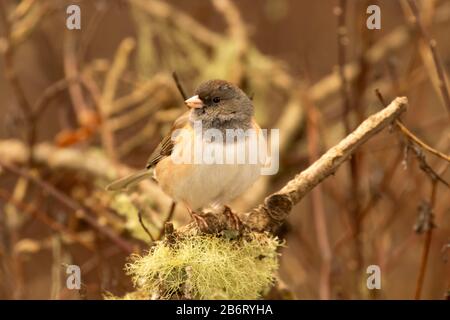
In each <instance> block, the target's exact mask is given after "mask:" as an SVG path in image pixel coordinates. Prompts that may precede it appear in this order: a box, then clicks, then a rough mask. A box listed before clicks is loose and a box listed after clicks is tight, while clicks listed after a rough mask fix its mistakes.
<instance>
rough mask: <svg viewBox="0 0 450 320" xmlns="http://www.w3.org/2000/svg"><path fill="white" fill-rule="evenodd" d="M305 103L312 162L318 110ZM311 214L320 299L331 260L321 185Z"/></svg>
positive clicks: (327, 289)
mask: <svg viewBox="0 0 450 320" xmlns="http://www.w3.org/2000/svg"><path fill="white" fill-rule="evenodd" d="M305 105H306V106H307V110H308V125H307V128H308V135H307V136H308V153H309V159H310V163H313V162H314V161H316V160H317V158H319V156H320V150H319V143H320V142H319V129H318V111H317V109H316V107H315V106H314V105H312V103H311V102H310V101H309V99H308V98H307V97H305ZM311 200H312V208H313V216H314V221H315V226H316V235H317V242H318V244H319V248H320V254H321V257H322V265H321V270H320V283H319V295H320V299H322V300H329V299H330V298H331V262H332V252H331V247H330V241H329V237H328V227H327V219H326V216H325V208H324V201H323V192H322V188H321V186H320V185H319V186H317V188H315V189H313V191H312V192H311Z"/></svg>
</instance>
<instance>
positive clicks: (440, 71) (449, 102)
mask: <svg viewBox="0 0 450 320" xmlns="http://www.w3.org/2000/svg"><path fill="white" fill-rule="evenodd" d="M407 1H408V4H409V7H410V8H411V11H412V13H413V15H414V23H415V24H416V26H417V28H418V30H419V32H420V34H421V35H422V38H423V40H424V41H425V42H426V43H427V44H428V46H429V48H430V51H431V55H432V57H433V61H434V65H435V67H436V73H437V76H438V79H439V82H438V87H439V89H440V91H441V95H442V99H443V101H444V105H445V107H446V108H447V111H448V112H449V116H450V93H449V89H448V85H447V79H446V75H445V70H444V67H443V65H442V61H441V58H440V57H439V53H438V52H437V48H436V47H437V43H436V40H435V39H433V38H431V36H430V35H429V33H428V31H427V30H426V28H425V26H424V24H423V21H422V20H421V17H420V12H419V8H418V7H417V3H416V1H414V0H407Z"/></svg>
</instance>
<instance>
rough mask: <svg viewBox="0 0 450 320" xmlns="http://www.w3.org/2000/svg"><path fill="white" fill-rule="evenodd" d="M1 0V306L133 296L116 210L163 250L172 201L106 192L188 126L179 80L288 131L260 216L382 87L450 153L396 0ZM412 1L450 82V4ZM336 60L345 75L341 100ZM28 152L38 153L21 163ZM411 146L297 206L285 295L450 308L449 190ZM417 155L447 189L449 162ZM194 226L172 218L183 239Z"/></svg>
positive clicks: (386, 140) (344, 171)
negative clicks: (372, 21)
mask: <svg viewBox="0 0 450 320" xmlns="http://www.w3.org/2000/svg"><path fill="white" fill-rule="evenodd" d="M1 1H2V6H1V7H0V10H1V11H2V12H1V17H2V24H1V25H0V26H1V30H0V37H2V38H1V40H0V49H1V51H2V53H3V55H2V58H1V59H0V61H1V62H0V74H1V75H2V76H1V77H0V98H1V99H0V101H1V103H0V114H1V117H0V139H1V140H0V155H1V157H2V159H1V160H2V161H5V162H8V163H13V165H14V168H13V169H12V170H11V168H10V169H8V168H6V169H5V168H4V169H2V170H1V171H0V218H1V219H0V232H1V233H0V242H1V245H0V260H1V263H0V298H3V299H17V298H24V299H79V298H87V299H95V298H101V297H102V294H103V293H105V292H107V291H108V292H113V293H114V294H117V295H122V294H124V293H125V292H127V291H129V290H131V288H132V287H131V283H130V280H129V278H128V277H127V276H126V275H124V272H123V266H124V264H125V262H126V257H127V256H128V255H129V253H130V252H132V251H140V250H145V248H146V246H147V244H146V242H147V241H148V240H147V239H146V236H145V235H144V236H143V235H142V231H141V230H140V228H141V227H140V225H139V224H138V223H137V222H136V219H137V218H136V216H135V215H134V216H132V215H131V214H130V215H127V214H125V213H124V212H125V211H127V210H126V209H124V206H125V207H126V206H132V204H133V205H134V206H135V207H136V208H141V209H142V210H144V211H145V212H144V213H145V216H146V219H147V223H148V224H149V225H150V229H151V231H152V232H153V233H154V234H155V235H158V234H159V229H160V228H161V225H162V223H163V222H164V221H165V216H166V215H167V212H168V211H169V205H170V202H168V199H163V197H164V196H162V195H161V194H160V193H157V192H158V191H155V190H156V189H155V188H154V187H153V186H152V187H149V188H150V189H151V190H153V191H152V192H154V193H148V194H146V195H142V190H140V191H139V190H136V192H132V193H130V195H129V196H126V197H125V198H119V199H117V195H110V194H107V193H106V192H104V191H103V187H104V185H106V183H107V182H108V181H109V180H111V179H112V178H114V177H116V176H118V175H122V174H123V173H124V172H128V171H129V170H131V168H140V167H142V166H143V165H144V164H145V161H146V159H147V157H148V155H149V154H150V152H151V151H152V150H153V148H155V146H156V145H157V144H158V142H159V141H160V139H161V137H162V136H163V135H164V134H165V133H166V132H167V130H168V129H169V127H170V124H171V123H172V122H173V120H174V119H175V118H176V117H177V116H178V115H180V114H181V113H183V112H184V111H185V107H184V105H183V103H182V99H181V96H180V94H179V92H178V91H177V88H176V86H175V83H174V81H173V80H172V78H171V73H172V72H173V71H176V72H177V74H178V76H179V77H180V81H181V83H182V85H183V87H184V88H185V89H186V91H187V94H190V93H191V92H192V91H193V89H194V88H195V86H196V85H197V84H198V83H199V82H201V80H204V79H209V78H225V79H228V80H230V81H233V82H236V83H238V84H239V85H240V86H241V87H242V88H243V89H244V90H245V91H246V92H247V93H248V94H249V95H253V97H254V99H253V101H254V103H255V107H256V110H257V111H256V112H257V118H258V121H259V122H260V123H261V125H262V127H264V128H279V129H280V137H281V153H280V172H279V173H278V174H277V175H276V176H271V177H263V178H262V179H261V181H260V182H258V184H257V185H256V186H255V188H253V189H252V190H250V191H249V192H248V194H246V195H245V196H244V197H242V198H241V199H238V200H237V201H236V203H235V204H234V206H233V207H234V208H236V209H246V208H250V207H251V206H253V205H255V204H257V203H259V202H260V201H261V200H262V199H263V198H264V196H265V195H267V194H269V193H270V192H272V191H275V190H277V189H279V188H280V187H282V186H283V185H284V184H285V183H286V182H287V181H288V180H289V179H290V178H291V177H293V175H294V174H296V173H298V172H300V171H301V170H302V169H304V168H306V167H307V166H308V164H309V163H311V162H312V161H313V160H314V159H316V158H317V157H318V156H319V155H320V154H322V153H323V152H324V151H325V150H327V149H328V148H330V147H332V146H333V145H334V144H336V143H337V142H338V141H339V140H340V139H342V138H343V137H344V136H345V135H346V131H348V129H353V128H355V127H356V126H357V124H358V123H360V122H361V121H362V120H363V119H365V118H366V117H367V116H368V115H370V114H371V113H374V112H375V111H377V110H379V109H380V108H381V107H382V106H381V104H380V102H379V100H378V99H377V97H376V95H375V93H374V89H375V88H379V89H380V90H381V92H382V93H383V96H384V98H385V100H386V101H388V102H389V101H391V100H392V98H394V97H395V96H399V95H406V96H407V97H408V99H409V108H408V111H407V113H406V114H405V115H403V117H402V120H403V122H404V124H405V125H406V126H407V127H408V128H409V130H411V131H412V132H413V133H414V134H416V135H417V136H418V137H420V139H422V140H423V141H424V142H425V143H427V144H428V145H430V146H432V147H433V148H435V149H437V150H439V151H441V152H442V153H444V154H449V153H450V126H449V121H450V119H449V111H450V110H446V107H445V104H444V103H443V102H442V99H441V92H440V91H439V89H438V87H437V86H436V83H437V82H436V81H437V80H436V79H437V76H436V73H435V72H436V71H435V69H434V65H433V63H432V61H433V60H432V58H431V55H430V53H429V48H428V47H427V45H426V44H425V43H424V42H422V40H421V35H420V33H419V32H417V29H416V28H415V25H414V22H413V21H411V20H410V19H408V17H410V16H411V12H410V11H409V8H408V6H407V5H406V2H403V3H402V1H388V0H378V1H364V0H348V1H337V0H320V1H300V0H298V1H297V0H256V1H255V0H252V1H250V0H240V1H237V0H235V1H232V2H231V1H181V0H172V1H167V2H163V1H139V0H129V1H127V0H108V1H106V0H103V1H101V0H91V1H87V0H86V1H62V0H61V1H56V0H39V1H32V0H22V1H13V0H1ZM73 3H76V4H78V5H79V6H80V8H81V30H72V31H69V30H67V28H66V27H65V23H66V21H65V20H66V17H67V15H66V12H65V10H66V8H67V6H68V5H70V4H73ZM417 3H418V5H419V9H420V11H421V14H422V16H421V18H422V20H423V24H424V26H425V28H426V29H427V30H428V31H429V33H430V35H431V36H432V37H433V38H435V40H436V42H437V50H438V53H439V57H440V59H441V62H442V66H443V69H444V70H445V72H446V73H447V74H448V72H449V70H450V45H449V41H448V33H449V31H450V1H448V0H443V1H437V0H436V1H418V2H417ZM369 4H377V5H379V6H380V8H381V23H382V24H381V25H382V28H381V30H368V29H367V28H366V18H367V14H366V8H367V6H368V5H369ZM340 5H341V7H339V6H340ZM342 6H344V7H342ZM339 8H340V9H345V10H344V12H345V13H346V14H345V21H344V22H345V26H346V28H345V29H343V28H342V26H341V28H339V26H338V23H339V22H338V14H339ZM338 30H341V31H344V34H343V38H344V39H343V40H342V41H343V42H342V43H343V44H344V45H342V46H341V47H340V48H339V46H338ZM340 50H344V53H343V52H342V51H340ZM339 60H341V66H342V65H343V64H342V63H350V64H351V65H350V66H349V67H348V68H347V69H346V74H345V76H346V79H347V82H348V83H347V87H346V88H347V90H346V93H343V91H342V87H341V82H342V79H341V78H340V76H339V64H340V62H339ZM346 99H348V103H346V102H345V101H346ZM23 100H25V101H23ZM346 105H347V106H348V108H349V110H348V112H343V110H346V109H345V108H346ZM30 110H31V111H30ZM33 110H38V112H34V111H33ZM30 114H32V116H30ZM30 128H33V129H30ZM33 130H34V131H33ZM29 145H33V146H37V147H39V146H41V147H42V146H43V148H41V149H39V152H36V157H37V158H38V159H37V160H35V161H31V162H30V161H28V158H27V155H26V150H27V149H28V146H29ZM407 145H408V143H407V139H405V137H404V136H403V135H401V134H400V133H399V132H398V130H396V129H394V128H392V130H390V131H389V130H385V131H383V132H381V133H380V134H378V135H377V136H376V137H375V138H373V139H372V140H370V141H369V142H368V143H366V144H365V145H364V146H362V147H361V148H360V149H359V150H358V152H357V154H356V155H355V156H354V157H353V160H352V161H351V162H347V163H344V165H342V167H341V168H340V169H339V170H338V171H337V172H336V174H335V175H334V176H333V177H330V178H328V179H327V180H326V181H325V182H323V183H322V184H321V186H320V188H318V189H317V191H316V192H315V195H310V196H308V197H306V198H305V199H304V200H303V201H302V202H301V203H300V204H299V205H297V206H296V207H295V208H294V210H293V212H292V213H291V216H290V219H289V221H288V223H287V224H286V225H285V226H284V227H283V228H282V230H280V232H279V236H280V237H282V238H284V239H286V247H285V248H283V250H282V251H281V258H280V272H279V276H280V279H281V282H280V284H279V286H280V287H281V288H282V289H283V290H282V292H283V295H284V297H286V296H291V297H292V295H291V294H293V296H294V297H295V298H298V299H318V298H335V299H364V298H377V299H412V298H414V297H415V296H416V297H417V290H418V286H421V283H423V288H422V289H421V290H420V291H421V294H420V297H421V298H426V299H442V298H444V297H445V296H446V294H448V293H447V292H448V290H449V281H450V268H449V262H448V261H447V260H448V257H449V256H448V253H447V250H446V246H447V247H448V245H449V241H450V219H449V215H450V200H449V199H450V192H449V188H448V187H447V186H446V185H445V183H443V182H437V183H436V186H435V188H434V190H435V196H434V198H435V200H433V197H432V196H430V194H431V192H432V189H433V187H432V186H433V185H435V183H433V182H432V179H430V174H427V173H426V172H425V171H426V170H425V171H424V170H421V167H420V166H421V164H422V168H423V163H422V162H420V161H418V159H417V158H418V157H417V155H416V154H415V153H414V152H413V151H411V149H407V148H406V146H407ZM46 148H47V149H46ZM49 148H50V149H49ZM55 150H56V151H55ZM408 150H409V151H408ZM57 151H60V152H64V151H74V152H75V153H70V152H69V153H62V154H61V155H59V154H57ZM422 154H423V155H425V156H426V158H425V159H426V163H427V164H428V165H429V166H430V167H431V168H433V170H434V171H435V172H436V173H438V174H439V176H440V177H441V178H442V180H444V181H446V182H448V181H450V170H447V168H448V165H449V163H448V162H446V161H445V160H443V159H441V158H439V157H435V156H434V155H431V154H430V153H424V152H423V151H422ZM53 156H54V157H56V159H54V162H52V159H53V158H52V157H53ZM77 157H78V158H77ZM72 162H73V163H72ZM110 162H112V164H111V165H110V167H111V168H110V167H109V164H110ZM105 163H108V166H107V165H106V164H105ZM92 166H93V167H96V169H92ZM15 169H19V170H20V172H16V171H14V170H15ZM102 170H103V171H102ZM108 170H109V171H108ZM97 171H98V172H97ZM100 171H102V172H100ZM99 172H100V173H99ZM30 176H31V177H37V178H36V179H37V180H38V182H35V181H34V180H33V179H30ZM42 181H44V184H45V185H44V186H43V185H42V184H39V182H42ZM49 186H53V187H54V188H56V189H57V191H58V192H57V193H56V194H55V193H52V192H51V191H49V190H48V187H49ZM145 190H147V189H145ZM61 194H62V197H63V199H61ZM64 197H67V198H69V199H72V202H70V205H68V204H67V201H66V200H67V199H66V198H64ZM423 201H425V203H427V204H425V205H423V204H422V206H420V205H421V203H422V202H423ZM77 206H80V207H81V208H83V210H77V208H78V207H77ZM419 207H421V208H422V209H421V210H419V209H418V208H419ZM431 207H432V212H433V214H434V215H433V221H434V225H435V226H436V228H434V229H433V231H432V234H431V240H430V241H431V242H430V246H429V255H428V256H427V257H426V261H425V266H426V269H425V270H424V272H425V273H424V275H425V276H424V278H423V280H422V281H421V280H420V277H419V274H420V270H421V268H423V267H422V266H423V265H424V258H423V251H424V250H425V249H426V248H427V240H426V239H427V234H428V235H429V234H430V233H427V231H426V230H425V231H424V232H422V233H420V232H415V231H414V226H415V225H417V224H419V225H420V226H422V227H423V225H424V224H425V229H426V225H427V223H426V221H425V222H423V219H422V220H421V219H420V218H421V217H423V216H425V218H426V219H428V218H429V217H430V215H429V211H430V210H428V208H431ZM424 208H425V209H424ZM80 211H82V213H81V215H83V214H86V215H88V216H89V217H90V218H91V219H90V220H89V219H85V218H82V217H80ZM77 212H78V214H77ZM321 217H322V218H324V219H325V222H326V224H325V226H323V225H321V220H320V218H321ZM187 219H188V217H187V215H186V212H185V211H184V209H183V208H177V211H176V212H175V216H174V220H175V225H176V226H179V225H182V224H183V223H185V222H186V221H187ZM86 220H88V221H86ZM89 221H91V222H89ZM92 221H94V222H92ZM419 229H420V228H419ZM123 241H125V244H123V243H122V242H123ZM118 242H119V243H122V246H118ZM64 264H77V265H80V266H81V269H82V282H83V290H81V291H80V292H77V291H70V290H67V289H66V288H65V279H66V274H65V267H64ZM372 264H375V265H379V266H380V267H381V275H382V288H381V290H367V288H366V279H367V274H366V268H367V267H368V266H369V265H372ZM287 292H288V293H289V294H288V293H287ZM268 297H270V294H269V295H268Z"/></svg>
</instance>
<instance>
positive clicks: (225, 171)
mask: <svg viewBox="0 0 450 320" xmlns="http://www.w3.org/2000/svg"><path fill="white" fill-rule="evenodd" d="M163 162H164V164H163V165H162V166H160V165H159V164H158V165H157V166H156V170H155V178H156V179H157V180H158V181H160V186H161V188H162V189H163V191H164V192H165V193H167V194H168V195H169V196H171V197H172V198H173V199H174V200H175V201H177V202H181V203H184V204H186V205H187V206H189V207H190V208H191V209H192V210H198V209H201V208H206V207H210V206H220V205H225V204H228V203H229V201H231V200H233V199H234V198H236V197H237V196H239V195H240V194H242V193H243V192H245V191H246V190H247V189H248V188H249V187H250V186H251V185H252V184H253V183H254V182H255V181H256V180H257V179H258V177H259V176H260V170H261V165H260V164H259V163H254V162H253V163H249V162H247V163H234V164H218V163H213V164H204V163H203V164H185V163H184V164H179V163H174V162H173V161H172V159H171V158H170V157H168V158H165V159H163V160H162V161H161V164H162V163H163ZM171 176H172V177H173V176H176V177H183V178H181V179H178V181H177V180H175V179H174V178H170V177H171ZM163 181H164V182H163Z"/></svg>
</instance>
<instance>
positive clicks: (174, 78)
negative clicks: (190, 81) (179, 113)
mask: <svg viewBox="0 0 450 320" xmlns="http://www.w3.org/2000/svg"><path fill="white" fill-rule="evenodd" d="M172 77H173V81H175V84H176V86H177V89H178V91H179V92H180V94H181V97H182V98H183V100H186V99H187V98H188V96H187V95H186V92H185V91H184V89H183V86H182V85H181V82H180V78H178V75H177V73H176V72H175V71H174V72H172Z"/></svg>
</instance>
